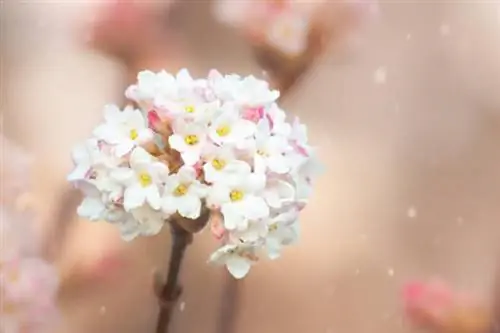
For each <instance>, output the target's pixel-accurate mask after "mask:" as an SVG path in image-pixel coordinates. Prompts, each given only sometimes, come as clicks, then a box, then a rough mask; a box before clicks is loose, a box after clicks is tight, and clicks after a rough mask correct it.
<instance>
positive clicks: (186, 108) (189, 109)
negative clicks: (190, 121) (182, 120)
mask: <svg viewBox="0 0 500 333" xmlns="http://www.w3.org/2000/svg"><path fill="white" fill-rule="evenodd" d="M184 111H186V112H187V113H193V112H194V111H196V109H195V107H194V106H192V105H186V106H185V107H184Z"/></svg>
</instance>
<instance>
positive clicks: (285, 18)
mask: <svg viewBox="0 0 500 333" xmlns="http://www.w3.org/2000/svg"><path fill="white" fill-rule="evenodd" d="M309 26H310V22H309V20H308V18H307V17H305V16H304V15H302V14H301V13H298V12H293V11H287V12H285V13H282V14H280V15H278V16H277V17H276V18H275V19H274V20H272V22H271V26H270V27H269V29H268V31H267V35H266V39H267V41H268V43H269V44H270V45H271V46H273V47H275V48H277V49H278V50H280V51H281V52H283V53H285V54H287V55H289V56H292V57H293V56H297V55H300V54H302V53H304V52H305V50H306V49H307V46H308V36H309V29H310V28H309Z"/></svg>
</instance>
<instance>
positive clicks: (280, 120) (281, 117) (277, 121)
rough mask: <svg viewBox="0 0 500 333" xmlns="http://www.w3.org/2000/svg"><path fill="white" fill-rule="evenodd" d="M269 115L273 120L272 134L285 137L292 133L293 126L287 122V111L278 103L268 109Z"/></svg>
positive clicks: (271, 120)
mask: <svg viewBox="0 0 500 333" xmlns="http://www.w3.org/2000/svg"><path fill="white" fill-rule="evenodd" d="M267 115H268V119H269V121H270V122H271V124H270V127H271V128H270V130H271V133H272V134H275V135H278V136H283V137H288V136H290V135H291V132H292V126H291V125H290V124H288V123H287V122H286V113H285V111H283V110H282V109H280V108H279V107H278V105H277V104H276V103H274V104H273V105H272V106H271V107H270V108H269V109H268V110H267Z"/></svg>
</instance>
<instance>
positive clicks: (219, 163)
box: [212, 158, 226, 170]
mask: <svg viewBox="0 0 500 333" xmlns="http://www.w3.org/2000/svg"><path fill="white" fill-rule="evenodd" d="M212 166H213V167H214V169H215V170H222V169H224V167H225V166H226V161H224V160H219V159H218V158H214V159H213V160H212Z"/></svg>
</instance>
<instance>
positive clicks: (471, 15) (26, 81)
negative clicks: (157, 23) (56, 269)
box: [0, 0, 500, 333]
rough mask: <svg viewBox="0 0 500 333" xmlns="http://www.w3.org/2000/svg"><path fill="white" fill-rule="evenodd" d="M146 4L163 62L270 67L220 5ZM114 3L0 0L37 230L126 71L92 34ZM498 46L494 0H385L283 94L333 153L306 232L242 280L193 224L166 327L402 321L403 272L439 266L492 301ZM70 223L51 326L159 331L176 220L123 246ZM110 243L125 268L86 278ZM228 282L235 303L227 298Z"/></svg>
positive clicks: (14, 131) (7, 85) (268, 327)
mask: <svg viewBox="0 0 500 333" xmlns="http://www.w3.org/2000/svg"><path fill="white" fill-rule="evenodd" d="M241 1H243V0H241ZM138 3H139V7H140V6H146V7H148V8H153V9H152V10H153V11H154V12H162V11H169V10H172V11H173V13H170V14H169V15H167V16H168V19H169V20H170V21H169V22H168V25H167V26H166V27H165V31H164V36H165V45H167V46H168V47H167V48H166V52H167V53H166V54H167V55H166V56H165V57H164V59H163V60H162V61H160V62H158V63H155V65H158V66H160V67H164V68H166V69H167V70H171V71H175V70H177V69H179V68H182V67H187V68H189V69H190V71H191V72H192V73H194V75H204V74H205V73H206V72H208V70H209V69H211V68H217V69H219V70H220V71H222V72H238V73H242V74H251V73H253V74H254V75H257V76H260V77H265V75H266V74H265V73H262V69H261V68H260V67H259V64H258V63H256V62H255V59H254V57H253V55H252V52H251V48H250V47H249V45H248V43H246V42H245V40H244V39H242V38H241V37H240V36H239V35H238V34H236V33H235V32H234V29H231V28H228V27H227V26H224V25H222V24H220V23H218V22H217V21H216V20H215V19H214V17H213V15H212V13H211V6H212V3H211V1H208V0H207V1H188V0H184V1H180V3H178V4H176V5H175V8H173V9H169V8H168V7H169V6H170V4H169V3H168V2H160V1H156V2H146V1H144V2H140V1H139V2H138ZM106 5H107V2H106V1H104V0H98V1H81V0H79V1H76V0H65V1H49V0H46V1H35V0H33V1H21V0H19V1H16V0H5V1H3V2H2V3H1V4H0V6H1V7H0V13H1V18H0V23H1V31H0V32H1V45H0V47H1V61H2V65H1V95H0V96H1V112H2V118H3V131H4V132H5V133H6V134H7V135H8V136H9V138H12V139H13V140H16V141H17V142H19V143H20V144H22V145H23V146H24V147H25V148H27V149H28V150H30V151H31V152H33V153H34V154H35V156H36V170H35V172H36V175H37V177H36V189H35V190H34V192H33V198H34V199H35V201H36V203H37V206H38V207H39V209H40V212H41V214H42V216H43V219H42V221H43V222H42V225H41V228H46V227H47V228H48V227H49V226H50V223H51V220H52V217H53V215H54V214H55V212H56V211H57V209H58V205H59V204H60V202H61V195H62V194H63V193H65V192H64V190H65V188H66V186H67V184H66V182H65V175H66V174H67V172H68V171H69V170H70V168H71V161H70V158H69V151H70V149H71V147H72V146H73V145H74V144H75V143H76V142H77V141H79V140H81V139H83V138H85V137H86V136H87V135H88V134H89V132H90V131H91V129H92V127H93V126H94V125H95V124H96V123H97V122H98V121H99V119H100V117H101V107H102V105H104V104H106V103H108V102H116V103H121V102H122V101H123V93H122V92H123V88H124V87H125V85H126V84H127V83H131V81H130V72H129V71H128V70H127V68H126V67H125V66H124V64H123V63H121V62H119V61H117V60H116V59H115V58H113V57H109V56H106V54H104V53H103V52H100V51H99V50H96V49H95V48H92V47H89V44H88V38H89V36H88V34H89V33H90V32H89V31H90V28H89V26H92V24H94V23H93V22H95V20H96V17H97V18H98V16H99V15H100V14H99V13H101V12H102V10H103V7H105V6H106ZM173 35H175V37H173ZM170 38H171V39H170ZM174 40H175V42H173V41H174ZM155 42H158V41H155ZM181 45H182V47H181ZM172 50H175V52H174V53H170V51H172ZM498 59H500V2H499V1H488V2H486V1H479V0H477V1H473V0H468V1H444V0H443V1H439V0H433V1H381V2H380V4H379V10H378V15H377V16H376V17H375V18H374V19H371V20H370V21H369V22H367V23H366V24H363V25H362V26H360V27H359V28H357V29H355V30H353V31H350V32H349V33H348V36H347V38H345V40H344V42H342V43H338V44H336V45H335V46H334V47H331V48H329V49H327V50H326V51H325V54H324V55H323V56H322V57H320V58H318V59H316V62H315V63H314V64H313V66H311V68H310V69H309V70H308V71H307V72H305V73H304V75H303V77H302V78H301V79H300V80H299V81H298V82H297V83H296V84H294V86H293V87H292V89H291V90H290V91H289V92H288V93H287V94H286V95H285V96H284V97H283V99H282V101H281V103H282V104H283V105H284V106H285V108H286V109H287V110H288V112H290V113H292V114H295V115H298V116H300V118H301V119H302V120H303V122H305V123H307V124H308V126H309V135H310V137H311V140H312V142H313V143H314V144H315V145H316V146H318V147H319V152H320V157H321V159H322V161H323V162H324V164H325V165H326V172H325V173H324V175H322V177H321V179H319V181H318V183H317V186H316V190H315V193H314V196H313V198H312V200H311V203H310V205H309V206H308V208H307V209H306V211H305V212H304V214H303V216H302V238H301V242H300V244H299V245H297V246H295V247H293V248H290V249H288V250H287V251H286V252H285V254H284V256H283V258H281V259H280V260H278V261H276V262H261V263H260V264H259V265H258V266H256V268H255V269H253V270H252V272H251V274H250V275H249V276H248V278H246V279H245V280H243V281H240V282H238V284H237V286H236V287H235V286H234V284H232V283H231V282H228V277H227V275H226V273H225V272H224V270H223V269H222V268H214V267H210V266H207V265H206V260H207V258H208V254H209V253H210V252H211V249H212V248H213V247H214V243H213V241H212V240H211V237H210V236H209V235H208V234H204V233H202V234H200V235H199V236H197V237H196V241H195V243H194V245H193V246H192V247H191V248H190V249H189V252H188V255H187V262H186V265H185V266H184V269H183V274H182V279H183V282H184V294H183V296H182V299H181V300H180V303H179V305H178V309H176V312H175V319H174V322H173V327H172V332H184V333H190V332H193V333H194V332H203V333H211V332H213V333H247V332H248V333H250V332H256V331H258V332H262V333H274V332H291V333H294V332H297V333H298V332H301V333H303V332H307V333H333V332H349V333H364V332H367V333H368V332H386V333H387V332H406V331H410V330H411V329H410V328H409V327H408V325H407V323H406V322H405V321H404V319H403V316H402V311H401V298H400V289H401V286H402V285H403V284H404V283H405V282H406V281H408V280H410V279H414V278H427V277H430V276H439V277H442V278H444V279H446V280H447V281H449V282H450V283H452V284H454V285H456V286H458V287H459V288H462V289H465V290H467V291H469V292H471V293H474V294H475V295H478V297H480V298H483V299H484V301H485V302H488V301H489V300H490V299H491V298H492V297H493V292H492V288H493V284H494V279H495V272H496V270H497V264H498V260H499V258H500V257H499V254H500V252H499V249H498V239H499V236H500V223H499V219H500V205H499V203H500V149H499V146H500V97H499V96H500V94H499V93H498V91H499V87H500V62H499V60H498ZM69 220H71V221H68V223H70V222H71V223H72V224H71V230H70V232H69V235H68V238H67V239H66V240H65V243H64V247H63V250H62V255H61V256H60V257H61V258H60V259H59V260H58V265H59V266H61V267H62V268H61V270H62V271H63V272H66V274H68V275H69V276H73V275H75V276H76V277H74V280H75V281H77V282H75V283H74V284H72V285H71V286H70V287H68V288H67V289H65V291H64V293H62V295H61V299H60V306H61V309H62V311H63V315H64V316H63V318H64V320H63V323H62V325H61V327H60V329H59V330H58V331H57V333H59V332H61V333H63V332H64V333H95V332H99V333H107V332H121V333H136V332H152V331H153V330H154V325H155V319H156V315H157V303H156V300H155V297H154V295H153V292H152V281H153V273H154V272H155V271H160V272H163V271H164V270H165V267H166V263H167V258H168V253H169V235H168V231H167V230H165V232H163V233H162V234H160V235H158V236H155V237H152V238H143V239H138V240H135V241H133V242H131V243H123V242H122V241H121V240H120V239H119V235H118V233H117V231H116V230H115V229H114V228H113V227H112V226H108V225H106V224H104V223H89V222H87V221H79V220H77V218H76V216H75V217H73V218H70V219H69ZM109 251H115V252H117V253H119V254H120V255H121V256H122V257H123V258H125V259H124V260H125V265H124V267H122V268H120V269H118V270H115V271H113V272H111V273H109V274H107V275H106V276H105V277H103V278H99V279H86V278H81V279H78V274H79V271H78V267H79V266H81V265H85V264H86V263H90V262H92V261H95V260H98V259H99V258H100V257H102V256H104V255H105V254H106V253H108V252H109ZM72 271H73V272H74V274H73V275H72V273H71V272H72ZM228 285H231V286H232V287H231V288H232V289H233V291H232V292H233V293H236V294H237V296H236V297H235V299H234V300H233V301H234V304H235V305H234V307H235V309H236V311H232V310H230V309H226V308H225V304H224V303H225V302H227V293H228ZM234 289H235V290H236V291H234ZM226 305H227V304H226ZM231 316H232V317H233V318H232V319H231V318H230V317H231ZM230 320H232V326H231V329H230V330H229V332H223V329H222V328H221V326H220V325H221V322H225V321H230ZM54 333H56V332H54Z"/></svg>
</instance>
